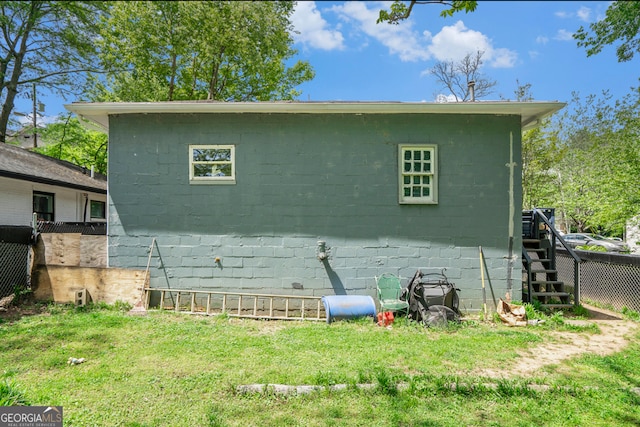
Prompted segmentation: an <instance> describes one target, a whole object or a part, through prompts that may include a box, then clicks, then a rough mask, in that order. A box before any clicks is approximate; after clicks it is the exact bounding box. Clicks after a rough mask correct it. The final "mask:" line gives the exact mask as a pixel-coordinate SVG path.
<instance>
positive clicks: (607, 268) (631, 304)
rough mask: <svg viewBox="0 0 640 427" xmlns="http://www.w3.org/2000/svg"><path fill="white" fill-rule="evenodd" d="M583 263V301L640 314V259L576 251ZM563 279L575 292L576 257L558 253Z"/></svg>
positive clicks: (559, 271) (559, 270)
mask: <svg viewBox="0 0 640 427" xmlns="http://www.w3.org/2000/svg"><path fill="white" fill-rule="evenodd" d="M576 253H577V254H578V256H579V257H580V258H581V259H582V262H581V263H580V295H581V300H582V301H593V302H596V303H598V304H602V305H603V306H610V307H613V308H614V309H616V310H622V309H623V308H627V309H630V310H633V311H637V312H640V257H638V256H634V255H617V254H610V253H602V252H586V251H576ZM556 260H557V264H556V268H557V270H558V277H559V280H562V281H564V282H565V284H567V288H568V289H569V292H573V258H571V257H570V256H569V254H567V253H566V251H563V250H558V251H557V258H556Z"/></svg>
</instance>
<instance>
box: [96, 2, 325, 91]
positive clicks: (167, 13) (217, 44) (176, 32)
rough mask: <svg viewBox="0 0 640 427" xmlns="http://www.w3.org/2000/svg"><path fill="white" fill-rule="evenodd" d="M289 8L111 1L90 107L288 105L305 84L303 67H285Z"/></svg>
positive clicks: (307, 70)
mask: <svg viewBox="0 0 640 427" xmlns="http://www.w3.org/2000/svg"><path fill="white" fill-rule="evenodd" d="M293 6H294V5H293V3H292V2H288V1H275V2H234V1H215V2H208V1H206V2H205V1H198V2H182V1H181V2H173V1H144V2H116V3H114V4H113V6H112V8H111V13H110V16H109V19H108V20H107V21H106V22H105V25H104V26H103V31H102V34H101V38H100V39H99V41H98V45H99V47H100V51H101V59H102V61H103V62H104V67H105V68H109V69H112V70H119V71H118V72H113V73H109V74H108V76H107V79H106V80H105V79H100V78H94V79H93V80H92V85H91V88H90V90H89V98H90V99H91V100H94V101H173V100H199V99H208V100H223V101H266V100H274V99H275V100H292V99H294V98H295V97H297V96H298V95H299V94H300V92H298V91H296V90H295V86H297V85H299V84H300V83H303V82H305V81H308V80H311V79H312V78H313V71H312V69H311V66H310V65H309V64H308V63H307V62H302V61H298V62H296V63H295V64H293V65H292V66H291V67H289V68H288V67H287V66H286V62H287V61H288V60H290V58H292V57H293V56H294V55H295V54H296V51H295V50H294V49H292V48H291V44H292V43H293V39H292V38H291V35H290V31H291V30H292V29H293V28H292V24H291V22H290V20H289V18H290V15H291V14H292V13H293Z"/></svg>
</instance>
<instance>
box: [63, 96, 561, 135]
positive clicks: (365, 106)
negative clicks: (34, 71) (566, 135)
mask: <svg viewBox="0 0 640 427" xmlns="http://www.w3.org/2000/svg"><path fill="white" fill-rule="evenodd" d="M565 105H566V103H563V102H558V101H527V102H521V101H476V102H455V103H453V102H452V103H427V102H389V101H381V102H367V101H358V102H343V101H335V102H299V101H287V102H285V101H274V102H221V101H164V102H98V103H86V102H76V103H72V104H66V105H65V108H66V109H67V110H69V111H71V112H73V113H75V114H77V115H78V116H80V117H82V118H84V119H86V120H89V121H90V122H93V123H95V124H97V125H98V126H99V127H100V128H102V129H103V130H105V131H108V129H109V116H110V115H117V114H194V113H216V114H220V113H232V114H233V113H235V114H242V113H264V114H279V113H282V114H491V115H519V116H521V118H522V120H521V123H522V127H523V129H527V128H531V127H535V126H536V125H537V124H538V123H539V122H540V120H541V119H542V118H544V117H546V116H549V115H551V114H553V113H555V112H556V111H558V110H560V109H561V108H563V107H564V106H565Z"/></svg>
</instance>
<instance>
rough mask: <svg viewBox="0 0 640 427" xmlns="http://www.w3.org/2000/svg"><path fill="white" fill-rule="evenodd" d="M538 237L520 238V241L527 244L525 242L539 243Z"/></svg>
mask: <svg viewBox="0 0 640 427" xmlns="http://www.w3.org/2000/svg"><path fill="white" fill-rule="evenodd" d="M540 241H541V240H540V239H522V243H523V244H527V243H540Z"/></svg>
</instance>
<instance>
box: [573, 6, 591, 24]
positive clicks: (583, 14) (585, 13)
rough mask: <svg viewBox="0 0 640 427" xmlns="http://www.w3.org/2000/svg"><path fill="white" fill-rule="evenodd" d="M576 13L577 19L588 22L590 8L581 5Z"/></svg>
mask: <svg viewBox="0 0 640 427" xmlns="http://www.w3.org/2000/svg"><path fill="white" fill-rule="evenodd" d="M576 15H578V19H580V20H581V21H584V22H589V21H590V20H591V9H589V8H588V7H586V6H581V7H580V9H578V12H576Z"/></svg>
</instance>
